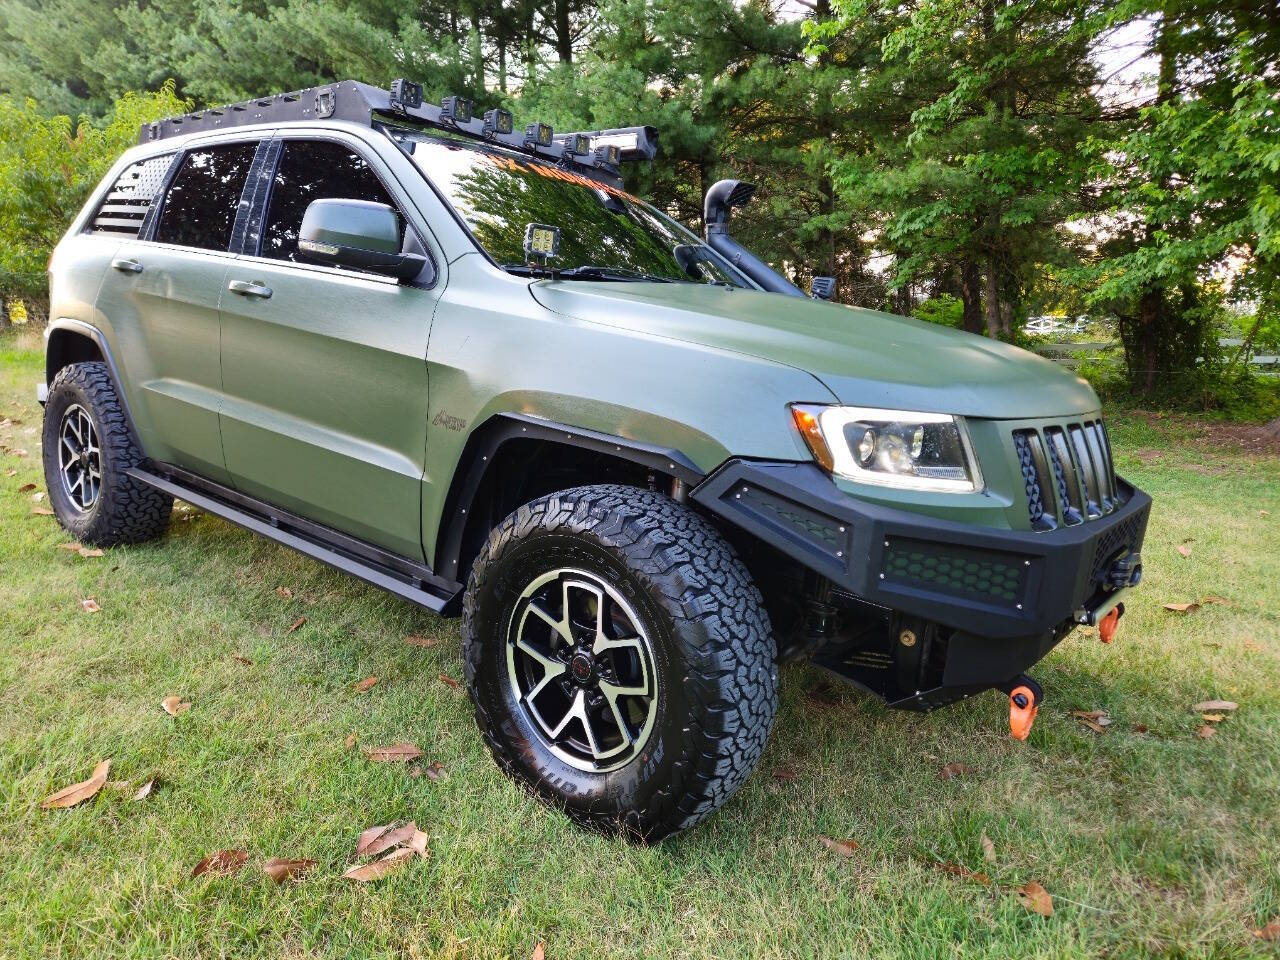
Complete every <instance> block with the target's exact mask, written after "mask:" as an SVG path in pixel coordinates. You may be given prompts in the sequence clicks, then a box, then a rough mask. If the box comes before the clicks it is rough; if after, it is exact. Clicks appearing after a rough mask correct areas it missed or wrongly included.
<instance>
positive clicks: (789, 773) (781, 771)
mask: <svg viewBox="0 0 1280 960" xmlns="http://www.w3.org/2000/svg"><path fill="white" fill-rule="evenodd" d="M797 776H798V774H797V773H796V771H795V768H794V767H788V766H784V765H779V766H776V767H774V768H773V779H775V780H781V781H782V782H783V783H790V782H791V781H792V780H794V779H795V778H796V777H797Z"/></svg>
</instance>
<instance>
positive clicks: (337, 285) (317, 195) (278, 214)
mask: <svg viewBox="0 0 1280 960" xmlns="http://www.w3.org/2000/svg"><path fill="white" fill-rule="evenodd" d="M275 148H276V151H277V152H278V157H277V159H276V166H275V170H274V176H273V177H272V179H271V188H270V194H269V196H268V198H267V200H266V213H265V217H264V218H263V222H262V229H261V237H260V238H259V239H258V240H257V241H255V242H257V243H258V244H259V246H258V250H257V253H258V255H256V256H254V255H246V256H243V257H241V258H239V259H237V260H236V261H235V264H234V266H233V268H232V270H231V271H230V272H229V273H228V275H227V283H226V287H227V289H226V290H225V291H224V292H223V296H222V311H221V316H222V380H223V391H224V398H223V408H222V417H221V429H222V444H223V449H224V451H225V454H226V461H227V470H228V472H229V474H230V476H231V481H232V483H233V484H234V485H235V486H236V488H237V489H239V490H240V491H241V492H243V493H246V494H248V495H250V496H253V497H257V498H259V499H261V500H266V501H268V502H270V503H273V504H276V505H277V506H280V507H282V508H284V509H286V510H289V511H291V512H293V513H297V514H299V515H301V516H304V517H307V518H309V519H311V520H315V521H317V522H319V523H323V524H326V525H328V526H331V527H334V528H337V529H339V530H341V531H343V532H344V533H347V534H350V535H352V536H356V537H359V538H361V539H363V540H366V541H369V542H371V543H374V544H377V545H378V546H381V547H384V548H385V549H388V550H392V551H394V552H396V553H398V554H401V555H402V556H407V557H409V558H411V559H414V560H417V561H419V562H421V561H422V559H423V556H422V539H421V533H420V526H421V523H420V521H421V489H422V482H423V469H424V461H425V457H426V433H427V367H426V353H427V335H428V333H429V332H430V328H431V316H432V312H433V311H434V309H435V303H436V299H437V295H438V285H436V286H435V287H434V288H428V287H426V286H424V285H423V284H422V283H398V282H397V281H395V280H393V279H389V278H386V277H381V276H377V275H375V274H372V273H361V272H358V271H355V270H350V269H345V268H332V267H326V266H320V265H317V264H313V263H308V262H307V261H306V259H305V255H304V254H302V253H301V252H300V251H299V250H298V231H299V228H300V226H301V224H302V216H303V214H304V213H305V211H306V208H307V205H308V204H309V203H310V202H311V201H312V200H318V199H321V198H338V199H355V200H373V201H377V202H380V203H388V204H391V205H392V206H393V207H395V208H396V209H398V210H402V211H403V210H404V209H405V208H406V204H405V203H401V202H398V200H397V194H398V193H399V192H400V188H399V187H398V185H396V184H395V183H394V180H393V179H392V178H391V176H390V173H389V172H388V171H386V170H385V168H383V167H382V165H381V162H380V161H379V160H378V159H377V158H376V156H371V158H370V159H366V158H365V157H364V156H362V155H361V153H360V152H358V151H359V149H360V148H359V146H358V145H357V143H356V142H348V141H345V140H342V139H338V138H335V139H301V138H299V139H282V140H280V141H278V143H277V144H276V145H275ZM402 224H403V225H404V228H405V230H406V237H405V242H406V243H408V244H410V245H411V246H412V245H415V244H420V243H421V241H420V240H419V239H418V238H417V235H416V233H414V231H413V228H412V226H410V225H409V224H408V222H407V221H406V220H405V219H404V218H403V216H402ZM250 239H251V241H252V240H254V238H252V237H251V238H250Z"/></svg>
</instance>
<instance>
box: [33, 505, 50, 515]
mask: <svg viewBox="0 0 1280 960" xmlns="http://www.w3.org/2000/svg"><path fill="white" fill-rule="evenodd" d="M31 515H32V516H33V517H52V516H53V511H52V510H50V509H49V508H48V507H32V508H31Z"/></svg>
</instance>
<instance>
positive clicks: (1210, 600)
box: [1200, 597, 1231, 607]
mask: <svg viewBox="0 0 1280 960" xmlns="http://www.w3.org/2000/svg"><path fill="white" fill-rule="evenodd" d="M1211 603H1217V604H1221V605H1222V606H1224V607H1229V606H1231V601H1230V600H1228V599H1227V598H1226V597H1201V598H1200V606H1202V607H1207V606H1209V604H1211Z"/></svg>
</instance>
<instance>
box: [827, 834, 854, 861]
mask: <svg viewBox="0 0 1280 960" xmlns="http://www.w3.org/2000/svg"><path fill="white" fill-rule="evenodd" d="M818 842H819V843H821V844H822V845H823V846H824V847H826V848H827V849H828V850H830V851H832V852H833V853H838V854H839V855H840V856H842V857H852V856H853V855H854V854H855V853H857V852H858V842H857V841H856V840H832V839H831V838H830V837H819V838H818Z"/></svg>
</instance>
